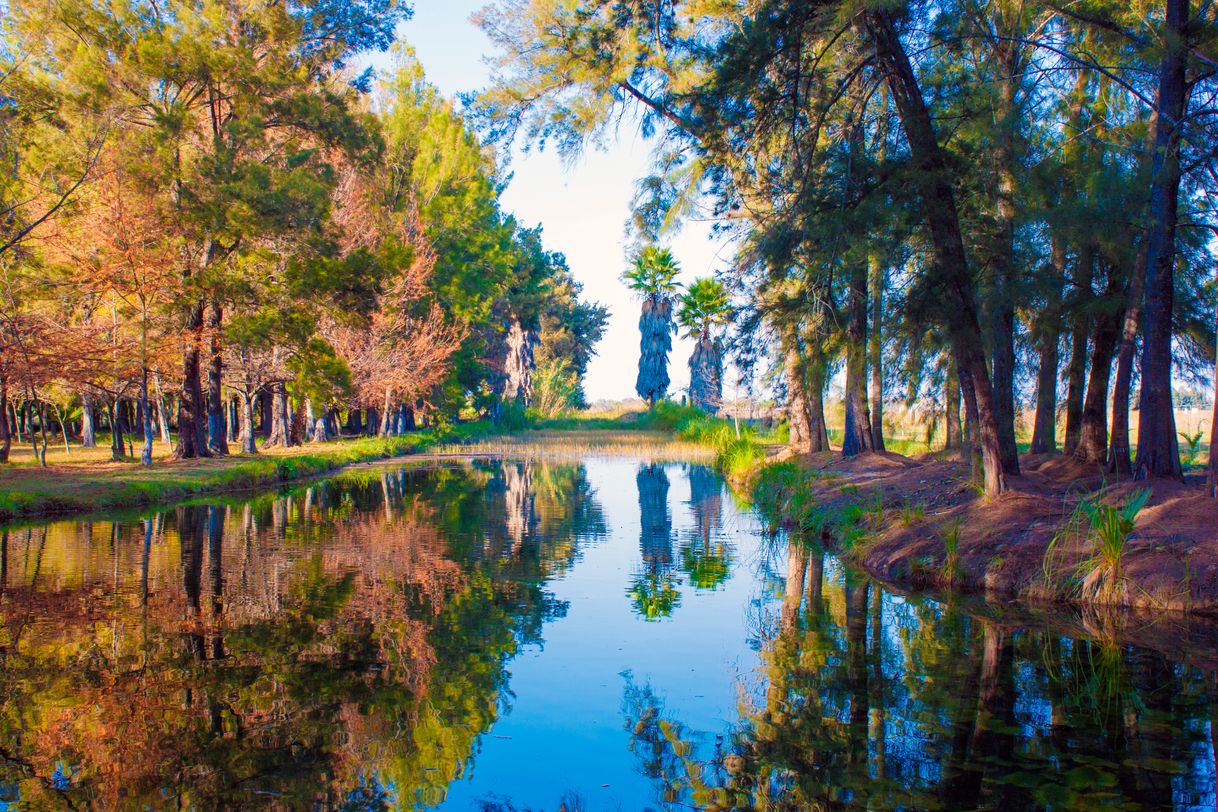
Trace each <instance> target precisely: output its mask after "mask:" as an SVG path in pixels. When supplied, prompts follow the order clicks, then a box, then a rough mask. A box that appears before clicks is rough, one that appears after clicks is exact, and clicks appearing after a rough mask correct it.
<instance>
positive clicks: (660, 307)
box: [634, 295, 672, 406]
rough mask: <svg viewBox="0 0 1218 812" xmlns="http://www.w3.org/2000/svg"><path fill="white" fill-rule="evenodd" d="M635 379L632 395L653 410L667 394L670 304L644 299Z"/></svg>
mask: <svg viewBox="0 0 1218 812" xmlns="http://www.w3.org/2000/svg"><path fill="white" fill-rule="evenodd" d="M639 335H640V339H639V375H638V379H637V380H636V381H635V385H634V388H635V391H636V392H638V394H639V397H641V398H643V400H646V401H647V404H648V406H654V405H655V404H656V401H658V400H663V399H664V396H665V395H667V394H668V385H669V383H670V380H669V377H668V353H669V352H671V351H672V302H671V301H669V300H668V299H667V298H665V297H661V296H655V295H652V296H648V297H647V298H646V299H645V300H644V301H643V312H642V314H641V315H640V316H639Z"/></svg>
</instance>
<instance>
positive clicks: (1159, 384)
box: [1134, 0, 1189, 479]
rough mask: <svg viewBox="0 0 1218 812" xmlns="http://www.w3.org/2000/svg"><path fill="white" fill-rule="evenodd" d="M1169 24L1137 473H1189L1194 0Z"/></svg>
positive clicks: (1149, 242)
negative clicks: (1188, 201) (1182, 281)
mask: <svg viewBox="0 0 1218 812" xmlns="http://www.w3.org/2000/svg"><path fill="white" fill-rule="evenodd" d="M1164 6H1165V9H1166V18H1165V19H1166V28H1167V30H1166V32H1165V35H1164V36H1163V37H1162V43H1163V55H1162V62H1161V63H1160V67H1159V92H1158V110H1157V113H1158V115H1157V116H1156V117H1155V124H1154V152H1153V154H1152V155H1151V184H1150V204H1149V207H1148V211H1147V219H1148V222H1149V227H1148V228H1147V232H1146V305H1145V311H1144V314H1143V315H1144V319H1145V321H1144V324H1143V339H1142V397H1141V402H1140V404H1139V411H1138V456H1137V460H1136V462H1135V466H1134V467H1135V468H1136V471H1137V475H1138V476H1139V477H1148V476H1150V477H1168V478H1172V479H1181V478H1183V472H1182V470H1181V468H1180V448H1179V445H1178V440H1177V438H1176V416H1175V411H1174V408H1173V405H1172V399H1171V338H1172V309H1173V301H1172V297H1173V295H1174V292H1175V290H1174V289H1175V272H1174V271H1175V269H1174V266H1175V261H1176V222H1177V210H1178V206H1179V196H1180V136H1181V133H1180V128H1181V125H1182V122H1183V119H1184V109H1185V105H1186V103H1187V101H1188V99H1187V96H1188V85H1187V82H1186V77H1185V53H1186V49H1187V48H1188V32H1187V30H1186V29H1187V25H1188V17H1189V0H1165V3H1164Z"/></svg>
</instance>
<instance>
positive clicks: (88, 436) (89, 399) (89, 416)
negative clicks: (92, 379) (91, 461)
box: [80, 392, 97, 448]
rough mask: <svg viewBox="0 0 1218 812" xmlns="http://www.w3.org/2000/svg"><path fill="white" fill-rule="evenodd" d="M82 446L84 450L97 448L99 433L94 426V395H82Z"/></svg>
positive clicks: (82, 393)
mask: <svg viewBox="0 0 1218 812" xmlns="http://www.w3.org/2000/svg"><path fill="white" fill-rule="evenodd" d="M80 445H81V447H82V448H94V447H96V446H97V432H96V430H95V428H94V426H93V395H92V394H90V393H89V392H81V393H80Z"/></svg>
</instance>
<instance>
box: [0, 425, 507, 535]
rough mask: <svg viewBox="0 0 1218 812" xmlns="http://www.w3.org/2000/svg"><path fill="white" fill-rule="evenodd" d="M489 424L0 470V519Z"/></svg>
mask: <svg viewBox="0 0 1218 812" xmlns="http://www.w3.org/2000/svg"><path fill="white" fill-rule="evenodd" d="M490 431H491V427H490V426H489V424H486V423H471V424H465V425H460V426H455V427H449V428H444V429H431V430H427V431H421V432H418V433H415V434H411V435H409V436H404V437H387V438H381V437H360V438H354V439H343V440H336V441H332V442H327V443H323V444H307V445H304V446H297V447H293V448H274V449H267V450H265V451H262V452H261V453H259V454H257V455H249V456H246V455H232V456H228V457H217V458H211V459H199V460H170V459H163V460H159V461H157V462H156V463H155V464H154V465H152V466H151V467H147V468H145V467H143V466H141V465H139V464H138V463H133V462H129V461H128V462H111V461H109V460H98V459H96V458H94V459H89V458H88V456H86V455H80V454H78V455H77V458H76V461H74V462H65V463H61V464H56V465H51V466H49V467H47V468H37V467H32V466H18V467H12V468H7V469H2V470H0V522H8V521H13V520H15V519H22V518H30V517H35V516H50V515H62V514H67V513H86V512H95V511H106V510H115V509H120V508H133V507H140V506H144V505H152V504H158V503H163V502H173V501H177V500H181V499H188V498H191V497H195V496H201V495H205V494H213V493H227V492H232V491H242V490H252V489H257V488H266V487H273V486H276V485H279V484H282V483H285V482H292V481H294V480H299V479H305V478H308V477H312V476H317V475H319V474H325V473H327V472H330V471H334V470H336V469H339V468H342V467H344V466H347V465H353V464H355V463H361V462H370V461H373V460H381V459H388V458H392V457H401V456H405V455H408V454H416V453H420V452H423V451H427V450H429V449H432V448H435V447H437V446H438V445H440V444H443V443H454V442H461V441H464V440H469V439H472V438H476V437H481V436H485V435H487V434H489V433H490Z"/></svg>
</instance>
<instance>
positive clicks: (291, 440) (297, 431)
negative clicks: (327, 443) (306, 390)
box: [284, 398, 305, 446]
mask: <svg viewBox="0 0 1218 812" xmlns="http://www.w3.org/2000/svg"><path fill="white" fill-rule="evenodd" d="M284 400H287V398H284ZM288 407H289V408H288V445H289V446H298V445H301V444H302V443H304V436H305V412H304V409H303V408H297V407H295V406H293V405H292V403H291V402H290V401H288Z"/></svg>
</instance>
